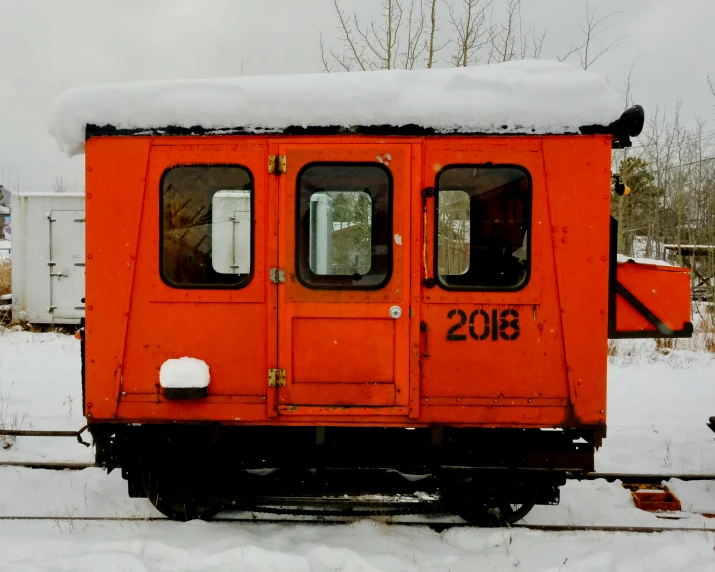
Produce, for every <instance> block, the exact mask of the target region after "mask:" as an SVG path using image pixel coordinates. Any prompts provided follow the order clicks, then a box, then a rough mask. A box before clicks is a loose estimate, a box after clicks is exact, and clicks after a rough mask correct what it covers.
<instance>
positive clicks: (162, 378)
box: [159, 357, 211, 389]
mask: <svg viewBox="0 0 715 572" xmlns="http://www.w3.org/2000/svg"><path fill="white" fill-rule="evenodd" d="M209 381H211V377H210V375H209V366H208V364H207V363H206V362H205V361H203V360H200V359H196V358H190V357H182V358H179V359H169V360H166V361H165V362H164V363H163V364H162V365H161V369H160V370H159V383H160V384H161V386H162V387H163V388H171V389H186V388H203V387H208V385H209Z"/></svg>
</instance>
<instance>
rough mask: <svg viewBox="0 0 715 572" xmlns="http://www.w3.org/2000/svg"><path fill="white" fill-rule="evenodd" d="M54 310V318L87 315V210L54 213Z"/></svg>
mask: <svg viewBox="0 0 715 572" xmlns="http://www.w3.org/2000/svg"><path fill="white" fill-rule="evenodd" d="M49 269H50V309H51V313H52V316H53V318H61V319H79V318H82V317H83V316H84V303H83V302H82V299H83V298H84V211H52V212H51V213H50V266H49Z"/></svg>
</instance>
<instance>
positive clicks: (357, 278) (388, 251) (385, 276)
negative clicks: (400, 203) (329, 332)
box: [296, 163, 392, 289]
mask: <svg viewBox="0 0 715 572" xmlns="http://www.w3.org/2000/svg"><path fill="white" fill-rule="evenodd" d="M391 192H392V178H391V176H390V172H389V171H388V170H387V169H386V168H385V167H383V166H381V165H373V164H361V163H330V164H326V163H321V164H313V165H308V166H307V167H306V168H305V169H303V171H302V172H301V173H300V175H299V176H298V221H297V233H298V236H297V256H296V258H297V270H298V278H299V279H300V281H301V282H302V283H303V284H304V285H306V286H308V287H312V288H352V289H371V288H380V287H382V286H384V285H385V284H386V283H387V282H388V280H389V278H390V271H391V267H392V266H391V265H392V262H391V256H392V215H391V212H390V205H391Z"/></svg>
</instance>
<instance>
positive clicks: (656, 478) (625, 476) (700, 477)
mask: <svg viewBox="0 0 715 572" xmlns="http://www.w3.org/2000/svg"><path fill="white" fill-rule="evenodd" d="M2 467H19V468H26V469H44V470H49V471H82V470H84V469H93V468H98V469H101V468H103V467H102V465H97V464H95V463H78V462H67V463H65V462H56V461H4V462H0V468H2ZM596 479H604V480H606V481H609V482H613V481H616V480H620V481H621V482H623V483H625V484H634V483H636V484H659V483H660V482H661V481H667V480H670V479H679V480H682V481H715V474H709V473H703V474H697V473H688V474H676V473H672V474H658V473H585V474H582V475H578V476H574V477H572V480H576V481H595V480H596Z"/></svg>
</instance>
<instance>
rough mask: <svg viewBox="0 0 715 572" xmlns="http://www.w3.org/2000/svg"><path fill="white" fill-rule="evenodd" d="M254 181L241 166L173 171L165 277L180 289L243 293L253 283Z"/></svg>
mask: <svg viewBox="0 0 715 572" xmlns="http://www.w3.org/2000/svg"><path fill="white" fill-rule="evenodd" d="M251 191H252V178H251V173H250V172H249V171H248V170H247V169H245V168H244V167H240V166H238V165H190V166H189V165H182V166H177V167H172V168H171V169H169V170H167V171H166V172H165V173H164V176H163V177H162V192H161V212H162V219H161V276H162V279H163V280H164V281H165V282H166V283H167V284H169V285H170V286H174V287H177V288H237V287H242V286H245V285H246V284H247V283H248V282H249V281H250V279H251V270H252V260H253V252H252V224H251V221H252V218H253V217H252V201H251V198H252V197H251Z"/></svg>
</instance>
